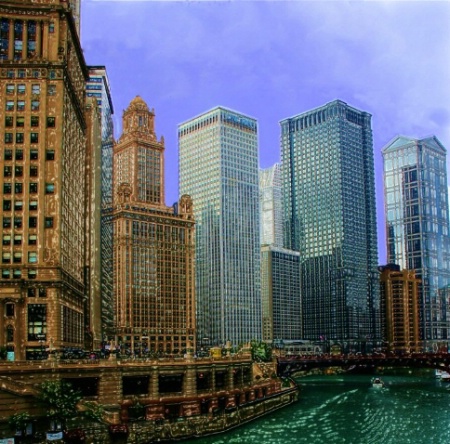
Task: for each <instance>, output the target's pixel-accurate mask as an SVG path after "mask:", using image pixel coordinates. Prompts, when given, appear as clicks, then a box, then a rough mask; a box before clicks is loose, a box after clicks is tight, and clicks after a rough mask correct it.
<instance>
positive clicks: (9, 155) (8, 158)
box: [4, 150, 12, 160]
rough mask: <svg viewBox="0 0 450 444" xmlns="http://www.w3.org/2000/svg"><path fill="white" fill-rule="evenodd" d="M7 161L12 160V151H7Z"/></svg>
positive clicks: (5, 157)
mask: <svg viewBox="0 0 450 444" xmlns="http://www.w3.org/2000/svg"><path fill="white" fill-rule="evenodd" d="M4 159H5V160H12V150H5V156H4Z"/></svg>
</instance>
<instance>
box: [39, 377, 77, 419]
mask: <svg viewBox="0 0 450 444" xmlns="http://www.w3.org/2000/svg"><path fill="white" fill-rule="evenodd" d="M38 397H39V399H40V400H41V401H43V402H44V403H45V404H47V416H49V417H51V418H58V419H60V420H63V421H65V420H67V419H69V418H72V417H74V416H76V414H77V404H78V402H79V401H80V399H81V393H80V392H79V391H77V390H74V388H73V387H72V385H71V384H70V383H68V382H65V381H45V382H43V383H42V384H41V387H40V393H39V396H38Z"/></svg>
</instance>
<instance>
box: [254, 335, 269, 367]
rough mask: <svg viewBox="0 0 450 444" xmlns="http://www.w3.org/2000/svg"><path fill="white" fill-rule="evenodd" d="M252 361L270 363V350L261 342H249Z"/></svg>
mask: <svg viewBox="0 0 450 444" xmlns="http://www.w3.org/2000/svg"><path fill="white" fill-rule="evenodd" d="M250 346H251V350H252V359H253V360H254V361H256V362H270V361H271V360H272V348H271V347H270V345H269V344H267V343H265V342H262V341H255V340H252V341H251V342H250Z"/></svg>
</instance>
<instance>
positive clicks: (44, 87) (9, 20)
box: [0, 1, 88, 359]
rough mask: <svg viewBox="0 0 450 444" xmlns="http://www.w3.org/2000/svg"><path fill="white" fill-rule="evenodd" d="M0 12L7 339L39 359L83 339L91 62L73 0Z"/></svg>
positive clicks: (2, 283)
mask: <svg viewBox="0 0 450 444" xmlns="http://www.w3.org/2000/svg"><path fill="white" fill-rule="evenodd" d="M0 22H1V23H0V29H1V31H0V40H1V44H0V48H1V49H0V59H1V68H0V109H1V110H2V114H3V115H4V117H3V118H2V120H1V121H0V132H1V133H2V134H1V139H0V140H1V143H0V156H1V160H2V162H1V165H2V168H3V170H4V171H3V174H2V176H1V179H0V181H1V187H0V199H1V201H2V202H1V205H2V210H3V211H2V224H3V231H2V244H1V248H2V262H1V264H0V266H1V276H0V302H1V306H2V307H1V309H2V316H0V330H1V331H2V333H1V334H0V346H6V347H7V349H8V350H9V351H10V352H11V355H10V356H11V358H12V356H13V355H14V358H15V359H25V358H27V359H36V358H38V357H39V355H40V354H41V352H42V351H43V350H44V349H47V348H60V347H64V346H72V347H81V346H83V343H84V333H85V332H84V320H83V311H84V298H85V295H86V291H85V248H86V245H85V238H84V229H85V222H86V219H85V203H86V202H85V197H86V196H85V192H86V182H85V181H86V179H85V177H86V175H85V172H86V122H85V115H84V112H85V111H84V108H85V101H84V97H85V92H84V84H85V81H86V79H87V76H88V71H87V67H86V64H85V61H84V58H83V54H82V51H81V48H80V43H79V40H78V34H77V29H76V26H75V22H74V20H73V15H72V11H71V9H70V6H69V3H67V2H62V1H61V2H60V1H54V2H44V1H41V2H27V1H23V2H17V1H15V2H12V1H11V2H2V5H1V7H0ZM7 326H10V327H9V329H8V332H9V333H8V334H5V333H4V332H5V331H6V330H5V328H8V327H7Z"/></svg>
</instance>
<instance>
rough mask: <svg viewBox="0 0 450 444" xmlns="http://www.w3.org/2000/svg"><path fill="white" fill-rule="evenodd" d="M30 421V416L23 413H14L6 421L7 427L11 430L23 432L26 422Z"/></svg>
mask: <svg viewBox="0 0 450 444" xmlns="http://www.w3.org/2000/svg"><path fill="white" fill-rule="evenodd" d="M29 421H30V415H29V414H28V413H27V412H24V413H14V415H11V416H10V417H9V419H8V425H9V427H10V428H11V430H14V431H16V430H20V431H21V432H23V431H24V430H25V427H26V426H27V424H28V422H29Z"/></svg>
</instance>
